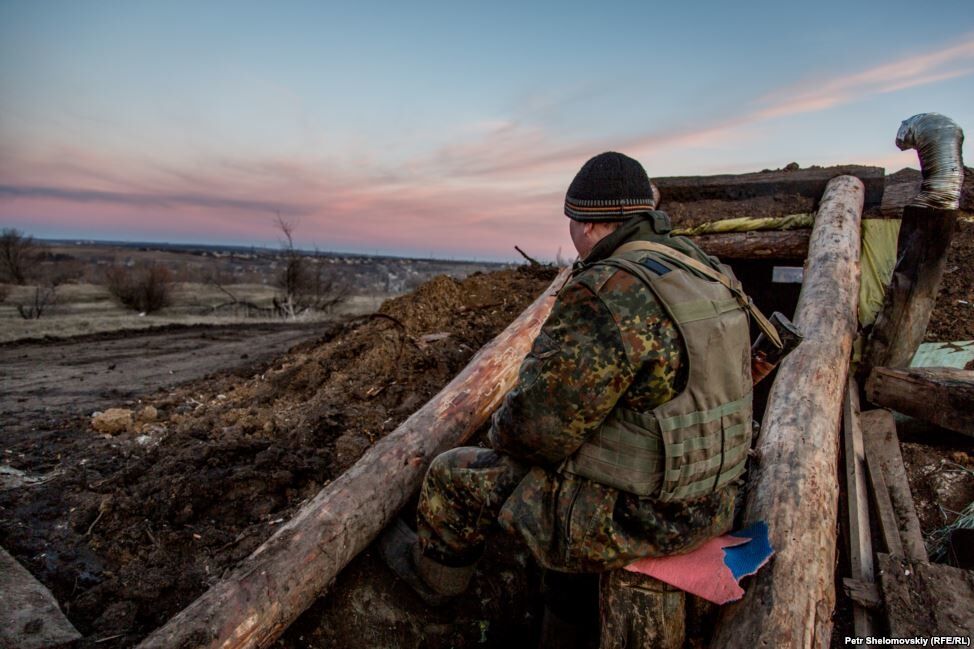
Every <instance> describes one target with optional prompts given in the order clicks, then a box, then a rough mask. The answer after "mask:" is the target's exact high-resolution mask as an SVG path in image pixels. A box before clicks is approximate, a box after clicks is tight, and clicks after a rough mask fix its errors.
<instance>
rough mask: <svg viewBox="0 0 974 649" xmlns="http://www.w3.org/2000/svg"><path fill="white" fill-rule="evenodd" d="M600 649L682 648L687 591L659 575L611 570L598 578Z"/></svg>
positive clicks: (684, 632) (684, 633)
mask: <svg viewBox="0 0 974 649" xmlns="http://www.w3.org/2000/svg"><path fill="white" fill-rule="evenodd" d="M599 618H600V619H601V626H602V628H601V635H600V641H599V649H681V648H682V647H683V639H684V636H685V635H686V628H685V626H684V625H685V622H686V594H685V593H684V592H683V591H682V590H680V589H678V588H674V587H673V586H670V585H668V584H665V583H663V582H661V581H659V580H658V579H653V578H652V577H647V576H646V575H642V574H639V573H636V572H629V571H628V570H612V571H610V572H607V573H604V574H603V575H602V577H601V578H600V580H599Z"/></svg>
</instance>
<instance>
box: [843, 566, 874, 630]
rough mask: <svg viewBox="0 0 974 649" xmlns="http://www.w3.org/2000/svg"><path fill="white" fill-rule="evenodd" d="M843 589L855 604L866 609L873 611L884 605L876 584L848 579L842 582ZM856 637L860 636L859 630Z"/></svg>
mask: <svg viewBox="0 0 974 649" xmlns="http://www.w3.org/2000/svg"><path fill="white" fill-rule="evenodd" d="M842 587H843V589H844V590H845V593H846V595H848V596H849V599H851V600H852V602H853V604H858V605H859V606H861V607H862V608H864V609H868V610H870V611H873V610H876V609H878V608H880V607H881V606H882V605H883V599H882V595H880V593H879V586H877V585H876V583H874V582H868V583H867V582H865V581H859V580H857V579H851V578H849V577H846V578H844V579H843V580H842ZM856 635H859V631H858V630H856Z"/></svg>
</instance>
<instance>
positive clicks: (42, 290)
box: [17, 282, 57, 320]
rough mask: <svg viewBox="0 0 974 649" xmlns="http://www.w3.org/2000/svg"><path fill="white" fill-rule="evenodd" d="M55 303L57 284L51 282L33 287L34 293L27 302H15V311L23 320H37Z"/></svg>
mask: <svg viewBox="0 0 974 649" xmlns="http://www.w3.org/2000/svg"><path fill="white" fill-rule="evenodd" d="M55 304H57V285H56V284H55V283H53V282H51V283H49V284H41V285H38V286H36V287H34V293H33V295H32V296H31V298H30V300H29V301H28V302H20V303H19V304H17V313H19V314H20V317H21V318H23V319H24V320H37V319H39V318H40V317H41V316H42V315H44V312H45V311H47V310H48V309H49V308H50V307H52V306H54V305H55Z"/></svg>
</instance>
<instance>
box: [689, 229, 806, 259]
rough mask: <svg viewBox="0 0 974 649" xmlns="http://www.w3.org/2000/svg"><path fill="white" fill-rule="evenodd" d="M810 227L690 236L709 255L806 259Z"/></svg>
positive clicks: (726, 257)
mask: <svg viewBox="0 0 974 649" xmlns="http://www.w3.org/2000/svg"><path fill="white" fill-rule="evenodd" d="M810 237H811V230H761V231H755V232H722V233H720V234H698V235H696V236H692V237H690V239H692V240H693V242H694V243H696V244H697V245H698V246H700V247H701V248H702V249H703V251H704V252H706V253H707V254H708V255H714V256H716V257H720V258H721V259H804V258H805V255H806V254H808V240H809V238H810Z"/></svg>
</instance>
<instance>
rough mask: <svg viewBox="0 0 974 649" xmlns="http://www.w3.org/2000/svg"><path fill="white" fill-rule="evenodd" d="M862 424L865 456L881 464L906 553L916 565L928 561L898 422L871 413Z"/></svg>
mask: <svg viewBox="0 0 974 649" xmlns="http://www.w3.org/2000/svg"><path fill="white" fill-rule="evenodd" d="M861 421H862V435H863V441H864V443H865V447H866V453H868V454H869V455H871V456H872V457H874V458H876V459H877V460H878V462H879V467H880V470H881V471H882V473H883V480H884V481H885V482H886V488H887V489H888V490H889V496H890V501H891V502H892V504H893V512H894V514H895V516H896V522H897V526H898V527H899V530H900V541H901V542H902V544H903V551H904V553H905V554H906V556H907V557H908V558H910V559H913V560H914V561H926V560H927V548H926V545H925V544H924V543H923V531H922V530H921V528H920V519H919V518H918V517H917V513H916V507H915V506H914V504H913V492H912V491H911V490H910V481H909V479H908V478H907V476H906V466H905V465H904V464H903V455H902V454H901V453H900V438H899V437H898V436H897V434H896V420H895V419H893V414H892V413H891V412H889V411H888V410H869V411H867V412H864V413H862V419H861Z"/></svg>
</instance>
